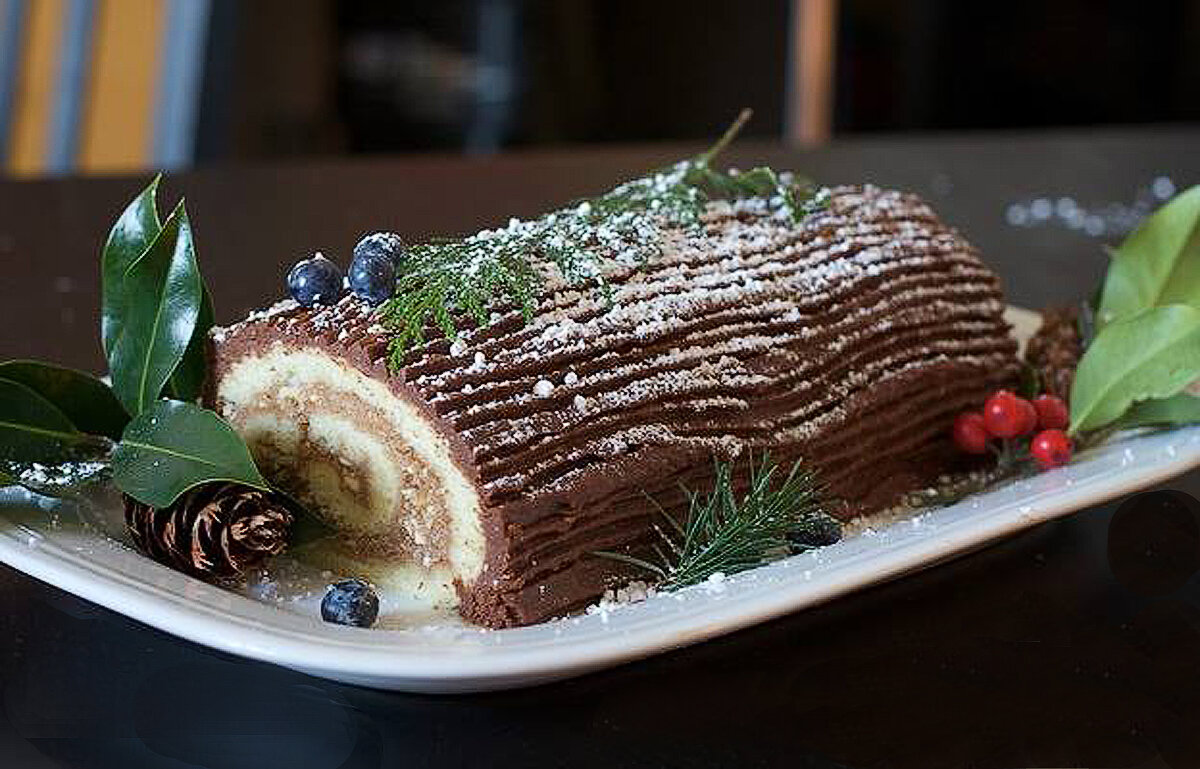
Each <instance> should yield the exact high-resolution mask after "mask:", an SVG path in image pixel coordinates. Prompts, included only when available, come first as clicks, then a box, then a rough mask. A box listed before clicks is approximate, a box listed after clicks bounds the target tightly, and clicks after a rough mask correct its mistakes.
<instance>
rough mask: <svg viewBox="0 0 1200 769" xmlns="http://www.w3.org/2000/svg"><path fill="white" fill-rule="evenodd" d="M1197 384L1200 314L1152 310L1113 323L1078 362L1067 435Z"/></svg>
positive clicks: (1178, 309) (1172, 308) (1182, 309)
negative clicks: (1069, 427)
mask: <svg viewBox="0 0 1200 769" xmlns="http://www.w3.org/2000/svg"><path fill="white" fill-rule="evenodd" d="M1196 379H1200V309H1196V308H1194V307H1189V306H1187V305H1182V304H1173V305H1168V306H1166V307H1154V308H1151V309H1148V310H1143V311H1142V312H1139V313H1137V314H1136V315H1133V316H1132V317H1129V318H1123V319H1121V320H1117V321H1113V322H1112V323H1110V324H1108V325H1107V326H1105V327H1104V328H1102V329H1100V332H1099V333H1098V334H1097V335H1096V338H1095V340H1093V341H1092V344H1091V345H1090V346H1089V347H1088V349H1087V352H1085V353H1084V355H1083V358H1082V359H1081V360H1080V361H1079V367H1078V368H1077V369H1076V372H1075V382H1074V385H1073V386H1072V387H1071V399H1070V401H1071V432H1073V433H1078V432H1080V431H1082V430H1093V429H1095V428H1098V427H1103V426H1104V425H1107V424H1109V423H1111V422H1115V421H1116V420H1117V419H1119V418H1120V417H1121V416H1122V415H1124V414H1125V412H1126V411H1127V410H1128V409H1129V407H1130V406H1132V405H1133V404H1134V403H1137V402H1139V401H1146V400H1157V399H1161V398H1168V397H1170V396H1173V395H1175V394H1176V393H1178V392H1180V391H1181V390H1183V388H1184V387H1186V386H1187V385H1188V384H1189V383H1190V382H1193V381H1195V380H1196Z"/></svg>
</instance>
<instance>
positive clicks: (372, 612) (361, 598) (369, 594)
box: [321, 579, 379, 627]
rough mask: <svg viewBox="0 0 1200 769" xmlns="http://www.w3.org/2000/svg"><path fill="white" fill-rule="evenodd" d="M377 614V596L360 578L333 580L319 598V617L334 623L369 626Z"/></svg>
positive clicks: (373, 622)
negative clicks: (321, 597) (323, 594)
mask: <svg viewBox="0 0 1200 769" xmlns="http://www.w3.org/2000/svg"><path fill="white" fill-rule="evenodd" d="M378 616H379V597H378V596H377V595H375V591H374V590H372V589H371V586H370V585H368V584H367V583H366V582H364V581H363V580H361V579H344V580H342V581H341V582H335V583H333V584H332V585H330V586H329V589H328V590H326V591H325V597H324V598H323V599H322V600H321V619H323V620H325V621H326V622H332V623H334V624H336V625H353V626H354V627H371V625H373V624H375V618H376V617H378Z"/></svg>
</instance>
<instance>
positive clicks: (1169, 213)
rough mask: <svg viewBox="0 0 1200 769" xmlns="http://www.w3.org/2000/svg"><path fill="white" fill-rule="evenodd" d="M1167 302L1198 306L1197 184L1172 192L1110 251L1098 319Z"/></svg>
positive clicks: (1199, 218) (1199, 237) (1199, 215)
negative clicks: (1169, 196)
mask: <svg viewBox="0 0 1200 769" xmlns="http://www.w3.org/2000/svg"><path fill="white" fill-rule="evenodd" d="M1168 304H1187V305H1191V306H1192V307H1196V308H1200V186H1196V187H1192V188H1191V189H1189V190H1188V191H1186V192H1183V193H1181V194H1179V195H1177V196H1175V198H1174V199H1173V200H1171V202H1170V203H1167V204H1166V205H1165V206H1163V207H1162V208H1160V209H1159V210H1158V211H1156V212H1155V213H1154V215H1153V216H1151V217H1150V218H1148V219H1147V220H1146V221H1144V222H1143V223H1142V225H1141V226H1140V227H1138V228H1137V230H1135V231H1134V232H1133V234H1131V235H1130V236H1129V237H1128V238H1126V239H1125V242H1124V243H1122V244H1121V245H1120V246H1119V247H1118V248H1117V250H1116V251H1114V252H1113V260H1112V264H1111V265H1109V268H1108V276H1107V278H1105V281H1104V291H1103V293H1102V295H1101V299H1100V311H1099V313H1098V318H1097V320H1098V321H1099V323H1100V324H1101V325H1103V324H1107V323H1111V322H1113V321H1115V320H1117V319H1120V318H1124V317H1128V316H1130V315H1133V314H1134V313H1137V312H1139V311H1141V310H1145V309H1147V308H1150V307H1161V306H1164V305H1168Z"/></svg>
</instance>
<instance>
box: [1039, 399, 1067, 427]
mask: <svg viewBox="0 0 1200 769" xmlns="http://www.w3.org/2000/svg"><path fill="white" fill-rule="evenodd" d="M1033 407H1034V408H1035V409H1037V415H1038V425H1039V426H1040V427H1041V428H1042V429H1043V430H1064V429H1066V427H1067V425H1068V424H1070V422H1071V413H1070V411H1068V410H1067V404H1066V403H1065V402H1064V401H1063V399H1062V398H1059V397H1057V396H1054V395H1039V396H1038V397H1037V398H1035V399H1034V401H1033Z"/></svg>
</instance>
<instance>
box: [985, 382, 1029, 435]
mask: <svg viewBox="0 0 1200 769" xmlns="http://www.w3.org/2000/svg"><path fill="white" fill-rule="evenodd" d="M1023 400H1025V399H1024V398H1018V397H1017V396H1015V395H1013V394H1012V393H1011V392H1009V391H1008V390H1000V391H998V392H997V393H996V394H995V395H993V396H992V397H990V398H988V399H987V402H986V403H984V404H983V424H984V426H985V427H987V431H988V432H989V433H991V434H992V435H994V436H995V437H997V438H1015V437H1017V436H1018V435H1020V434H1021V433H1022V431H1023V429H1024V427H1025V424H1026V422H1027V421H1028V419H1029V414H1028V412H1026V411H1025V408H1024V407H1023V406H1022V405H1021V401H1023ZM1035 416H1036V412H1035Z"/></svg>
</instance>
